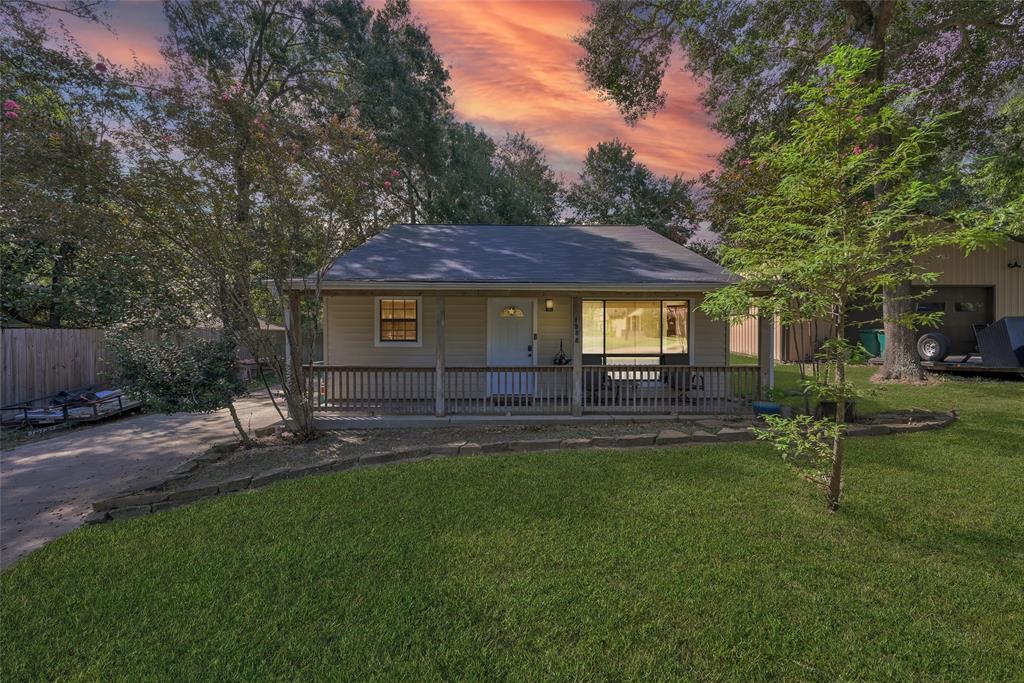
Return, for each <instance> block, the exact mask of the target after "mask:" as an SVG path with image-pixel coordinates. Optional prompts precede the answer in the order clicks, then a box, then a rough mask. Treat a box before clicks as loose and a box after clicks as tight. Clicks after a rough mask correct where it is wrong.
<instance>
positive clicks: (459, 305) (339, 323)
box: [324, 294, 728, 367]
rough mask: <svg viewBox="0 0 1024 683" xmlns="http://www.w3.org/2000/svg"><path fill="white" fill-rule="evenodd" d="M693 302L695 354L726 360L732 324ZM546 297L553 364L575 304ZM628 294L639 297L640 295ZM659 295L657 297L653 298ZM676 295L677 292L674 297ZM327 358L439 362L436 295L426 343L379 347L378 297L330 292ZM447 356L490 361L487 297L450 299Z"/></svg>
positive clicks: (352, 362) (540, 303)
mask: <svg viewBox="0 0 1024 683" xmlns="http://www.w3.org/2000/svg"><path fill="white" fill-rule="evenodd" d="M678 296H679V298H687V299H690V300H691V301H692V305H693V315H692V322H693V330H692V332H691V335H692V343H693V348H692V349H691V356H692V357H693V359H694V360H693V363H694V364H695V365H726V364H727V362H728V350H727V349H728V342H727V335H728V325H726V323H724V322H720V321H717V320H712V319H710V318H708V317H707V316H706V315H704V313H702V312H701V311H699V310H697V307H698V306H699V305H700V303H701V301H702V300H703V295H701V294H680V295H678ZM545 298H548V297H545V296H537V297H536V307H537V354H538V356H537V364H538V365H550V364H551V361H552V359H554V357H555V354H557V353H558V344H559V342H560V341H561V342H563V347H564V349H565V352H566V354H571V353H572V322H571V314H572V310H571V309H572V306H571V299H570V297H568V296H565V295H560V296H554V297H550V298H553V299H554V303H555V310H553V311H550V312H548V311H545V310H544V299H545ZM622 298H633V299H635V298H638V297H637V296H636V295H635V294H632V295H630V296H628V297H622ZM652 298H653V297H652ZM668 298H672V297H668ZM324 305H325V310H326V315H325V324H324V362H325V363H326V364H327V365H348V366H364V367H365V366H380V367H433V365H434V359H435V345H434V341H435V336H436V335H435V331H436V330H435V311H436V298H435V297H434V296H430V295H425V296H423V312H422V314H423V324H422V333H423V345H422V346H419V347H378V346H375V345H374V334H375V330H374V297H373V296H370V295H358V296H355V295H334V294H332V295H328V296H326V297H325V304H324ZM445 356H446V364H447V365H449V366H451V367H459V366H461V367H479V366H484V365H486V364H487V298H486V297H483V296H480V297H477V296H449V297H446V299H445Z"/></svg>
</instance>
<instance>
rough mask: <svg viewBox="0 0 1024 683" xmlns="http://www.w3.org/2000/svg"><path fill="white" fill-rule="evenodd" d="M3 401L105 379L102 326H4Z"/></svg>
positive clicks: (1, 334) (0, 387)
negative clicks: (67, 328) (77, 328)
mask: <svg viewBox="0 0 1024 683" xmlns="http://www.w3.org/2000/svg"><path fill="white" fill-rule="evenodd" d="M0 348H2V353H0V356H2V368H0V405H8V404H10V403H18V402H20V401H27V400H29V399H32V398H37V397H39V396H45V395H47V394H53V393H56V392H58V391H61V390H63V389H70V388H73V387H77V386H84V385H88V384H97V383H99V382H102V381H104V376H103V371H104V366H105V363H104V360H105V358H104V355H105V354H106V344H105V342H104V338H103V331H102V330H49V329H4V330H0Z"/></svg>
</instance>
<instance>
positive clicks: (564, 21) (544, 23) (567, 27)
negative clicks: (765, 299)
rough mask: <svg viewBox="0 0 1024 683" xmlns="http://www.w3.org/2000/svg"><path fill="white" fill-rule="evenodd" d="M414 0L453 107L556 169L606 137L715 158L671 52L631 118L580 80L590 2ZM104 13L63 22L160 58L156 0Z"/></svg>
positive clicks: (705, 165)
mask: <svg viewBox="0 0 1024 683" xmlns="http://www.w3.org/2000/svg"><path fill="white" fill-rule="evenodd" d="M375 4H376V3H375ZM412 7H413V11H414V12H415V13H416V14H417V15H418V16H419V18H420V19H421V20H422V21H423V23H424V24H425V25H426V26H427V28H428V29H429V31H430V35H431V38H432V40H433V42H434V46H435V47H436V48H437V50H438V51H439V52H440V54H441V55H442V57H443V58H444V60H445V62H446V63H447V64H448V65H449V66H450V69H451V74H452V85H453V89H454V93H455V97H454V99H455V109H456V114H457V116H458V117H459V118H460V119H463V120H466V121H470V122H472V123H474V124H476V125H478V126H480V127H482V128H483V129H484V130H486V131H487V132H488V133H490V134H491V135H493V136H495V137H501V136H503V135H504V134H505V132H507V131H515V130H522V131H525V132H526V133H527V135H529V136H530V137H531V138H533V139H534V140H537V141H538V142H540V143H541V144H542V145H544V147H545V149H546V150H547V153H548V157H549V159H550V160H551V163H552V165H553V166H554V167H555V169H556V170H557V171H559V172H563V173H571V174H575V173H576V172H577V171H578V170H579V166H580V163H581V162H582V160H583V157H584V155H585V154H586V151H587V149H588V148H589V147H591V146H592V145H594V144H596V143H597V142H599V141H601V140H608V139H611V138H613V137H619V138H620V139H622V140H624V141H625V142H627V143H629V144H631V145H632V146H633V147H635V148H636V150H637V153H638V156H639V158H640V160H641V161H643V162H644V163H646V164H648V165H649V166H651V167H652V168H653V169H654V170H655V171H657V172H659V173H663V174H667V175H674V174H676V173H679V174H682V175H683V176H684V177H686V178H693V177H695V176H696V175H698V174H699V173H701V172H703V171H706V170H708V169H710V168H713V167H714V166H715V161H714V156H715V155H716V154H717V153H718V152H719V151H720V150H721V149H722V147H723V146H724V145H725V141H724V140H723V139H722V138H721V137H719V136H718V135H717V134H715V133H714V132H713V131H711V129H710V126H709V125H708V117H707V115H706V114H705V113H704V112H703V110H702V109H701V106H700V104H699V102H698V101H697V96H698V94H699V92H700V86H699V85H698V84H697V83H696V82H694V80H693V79H692V78H691V77H690V76H689V74H687V73H685V72H684V71H683V70H682V68H680V64H679V63H678V60H677V61H676V63H675V64H673V68H672V69H671V70H670V74H669V76H668V78H667V81H666V91H667V92H668V105H667V107H666V108H665V109H664V110H663V111H661V112H659V113H658V114H657V116H655V117H653V118H650V119H648V120H645V121H641V122H640V123H638V124H637V125H636V126H635V127H632V128H631V127H629V126H627V125H626V124H625V123H623V121H622V118H621V116H620V115H619V113H618V112H617V111H616V109H615V107H614V105H612V104H610V103H608V102H602V101H601V100H600V99H599V97H598V95H597V93H595V92H591V91H587V90H586V88H585V86H584V81H583V77H582V75H581V74H580V73H579V72H578V71H577V69H576V60H577V59H578V57H579V56H580V53H581V50H580V48H579V47H578V46H577V45H576V44H575V43H573V42H572V39H571V36H572V35H573V34H575V33H578V32H579V31H580V30H581V29H582V27H583V18H584V16H585V15H586V14H587V13H588V12H589V11H590V5H589V3H587V2H585V1H584V0H412ZM108 21H109V23H110V25H111V27H112V29H113V31H114V32H115V33H114V34H111V33H110V32H109V31H107V30H105V29H103V28H102V27H97V26H93V25H85V24H82V23H72V22H68V26H69V28H70V29H71V31H72V33H73V34H74V35H75V36H76V38H77V39H78V41H79V42H80V43H81V44H82V46H83V48H85V49H86V50H87V51H88V52H90V53H97V54H102V55H103V56H105V57H106V58H108V59H110V60H111V61H113V62H122V63H127V62H130V61H131V59H132V54H133V53H134V55H136V56H137V57H138V59H139V60H140V61H142V62H144V63H148V64H153V65H159V64H161V62H162V60H161V57H160V53H159V38H160V36H161V35H163V34H164V32H165V31H166V23H165V21H164V18H163V13H162V10H161V5H160V3H159V2H158V1H156V0H152V1H142V0H138V1H134V2H114V3H110V5H109V16H108Z"/></svg>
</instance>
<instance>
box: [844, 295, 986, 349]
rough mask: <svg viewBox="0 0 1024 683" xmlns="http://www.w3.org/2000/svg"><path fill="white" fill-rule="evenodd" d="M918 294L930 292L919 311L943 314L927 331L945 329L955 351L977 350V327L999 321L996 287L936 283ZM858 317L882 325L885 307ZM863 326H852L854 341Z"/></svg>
mask: <svg viewBox="0 0 1024 683" xmlns="http://www.w3.org/2000/svg"><path fill="white" fill-rule="evenodd" d="M914 289H915V293H917V294H920V293H921V292H923V291H929V292H930V293H929V294H927V295H925V296H924V298H922V299H921V300H919V301H918V302H917V310H918V311H920V312H922V313H934V312H938V313H942V322H941V323H940V324H939V325H937V326H934V327H925V328H923V329H921V330H920V332H919V334H923V333H925V332H941V333H942V334H944V335H946V337H948V338H949V344H950V348H949V352H950V353H951V354H966V353H970V352H972V351H974V350H975V344H976V342H975V339H974V328H975V326H980V327H984V326H985V325H988V324H990V323H992V322H995V317H994V315H993V314H994V308H993V299H994V298H995V297H994V287H986V286H977V285H934V286H932V287H928V288H926V287H915V288H914ZM856 315H857V319H861V320H872V319H873V320H875V321H876V322H873V323H869V324H868V325H867V326H868V327H872V328H876V327H879V328H880V327H881V324H880V323H878V322H877V320H878V319H879V318H881V315H882V312H881V310H875V311H859V312H858V313H857V314H856ZM859 329H860V327H859V326H858V327H851V328H850V331H849V334H848V335H847V336H848V337H849V338H850V340H851V341H857V339H858V334H857V333H858V331H859Z"/></svg>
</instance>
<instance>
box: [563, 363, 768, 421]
mask: <svg viewBox="0 0 1024 683" xmlns="http://www.w3.org/2000/svg"><path fill="white" fill-rule="evenodd" d="M758 377H759V373H758V368H757V366H754V365H734V366H692V365H585V366H583V411H584V412H588V413H731V412H741V411H744V410H747V409H749V408H750V406H751V403H753V401H755V400H756V399H757V396H758V394H759V393H760V387H759V381H758Z"/></svg>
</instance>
